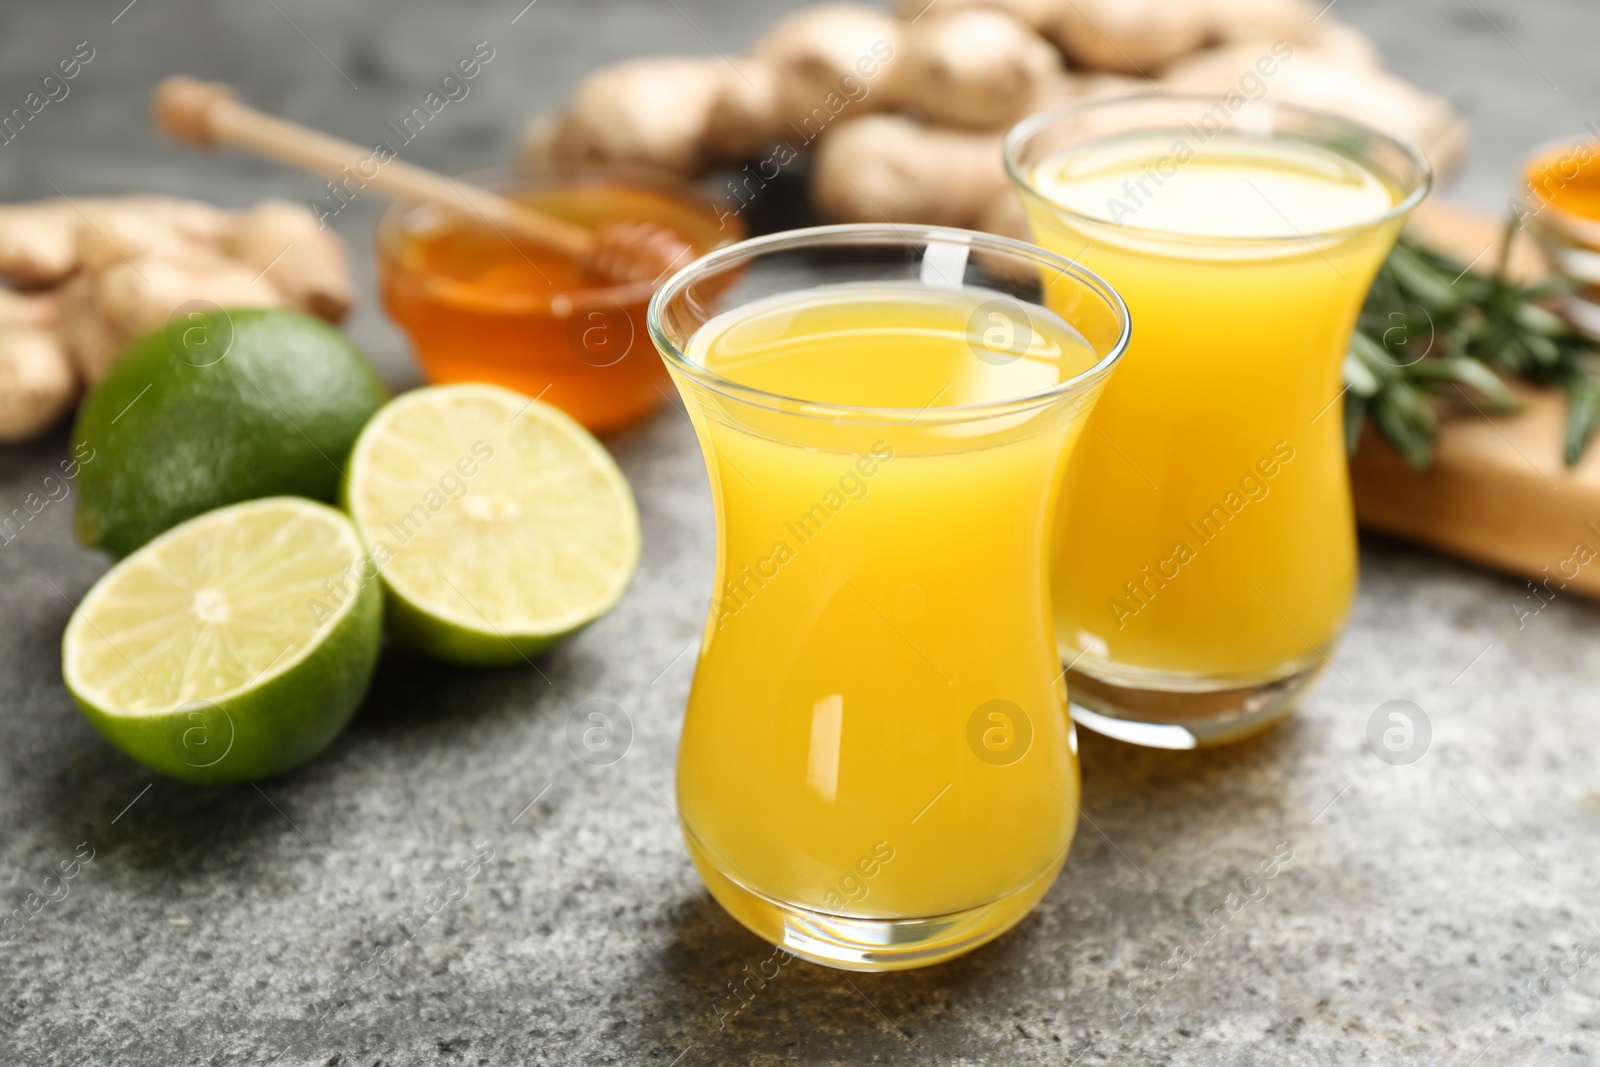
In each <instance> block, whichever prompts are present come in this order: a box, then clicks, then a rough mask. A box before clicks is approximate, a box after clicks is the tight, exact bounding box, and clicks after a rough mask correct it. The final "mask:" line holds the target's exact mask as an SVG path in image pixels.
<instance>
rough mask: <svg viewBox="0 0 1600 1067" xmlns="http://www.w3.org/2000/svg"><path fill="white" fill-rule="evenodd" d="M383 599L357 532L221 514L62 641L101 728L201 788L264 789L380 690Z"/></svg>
mask: <svg viewBox="0 0 1600 1067" xmlns="http://www.w3.org/2000/svg"><path fill="white" fill-rule="evenodd" d="M382 616H383V601H382V593H381V592H380V591H379V585H378V582H377V580H376V575H375V574H374V572H373V569H372V565H371V563H370V562H369V561H367V560H366V559H365V558H364V554H363V552H362V547H361V542H360V539H359V538H358V537H357V536H356V531H355V529H354V527H352V526H351V524H350V520H349V519H348V518H346V517H345V516H344V515H343V514H341V513H340V512H338V511H335V510H334V509H333V508H330V507H328V506H327V505H325V504H318V503H315V502H313V501H310V500H305V499H302V498H299V497H272V498H268V499H265V500H253V501H250V502H248V503H244V504H235V505H233V506H232V507H226V508H220V509H218V510H216V511H211V512H207V513H206V514H204V515H201V516H199V517H198V518H194V519H190V520H189V521H188V522H186V523H183V524H182V525H180V526H176V527H174V528H173V529H171V530H168V531H167V532H166V533H164V534H162V535H161V536H159V537H157V538H156V539H155V540H154V541H151V542H150V543H149V544H147V545H145V546H144V547H143V548H141V549H139V550H138V551H136V552H134V553H133V554H132V555H131V556H129V557H128V558H127V559H125V560H123V561H122V562H121V563H118V564H117V565H116V566H115V567H113V568H112V569H111V570H110V571H109V572H107V573H106V575H105V576H104V577H102V578H101V579H100V581H99V582H98V583H96V585H95V586H94V588H93V589H91V590H90V591H89V594H88V595H87V596H85V597H84V598H83V602H82V603H81V604H79V605H78V608H77V610H76V611H74V612H73V613H72V618H71V620H70V621H69V622H68V623H67V632H66V634H65V636H64V637H63V638H62V642H61V670H62V675H63V676H64V677H65V679H66V683H67V688H68V689H69V690H70V691H71V693H72V697H73V699H74V700H75V701H77V704H78V706H79V707H80V708H82V709H83V713H84V715H86V716H87V717H88V719H89V721H90V722H91V723H93V724H94V727H95V729H97V730H99V731H100V733H101V734H103V735H104V736H105V738H106V739H107V740H108V741H110V742H111V743H112V744H114V745H116V746H117V747H118V748H120V749H122V751H124V752H126V753H127V754H128V755H130V756H132V757H133V758H134V759H136V760H138V761H139V762H140V763H143V764H144V765H145V766H147V767H149V768H151V769H152V770H156V771H160V772H161V773H163V774H169V775H172V776H173V777H174V778H182V779H185V780H187V781H191V782H207V783H218V782H242V781H251V780H254V779H257V778H266V777H270V776H272V775H275V774H281V773H283V772H284V771H287V770H290V769H291V768H293V767H295V766H297V765H299V764H301V763H303V762H305V761H306V760H308V759H310V758H311V757H312V756H314V755H316V754H317V753H318V752H320V751H321V750H322V749H323V748H324V747H326V746H327V744H328V742H330V741H332V740H333V738H334V737H335V736H337V734H338V733H339V731H340V730H341V729H343V728H344V725H345V723H347V722H348V721H349V720H350V716H351V715H352V714H354V713H355V710H356V706H357V705H358V704H360V703H361V698H362V696H363V695H364V694H365V693H366V691H367V684H368V683H369V682H370V681H371V679H372V671H373V668H374V666H375V665H376V663H377V658H378V639H379V634H380V630H381V626H382Z"/></svg>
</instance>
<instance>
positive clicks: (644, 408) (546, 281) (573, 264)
mask: <svg viewBox="0 0 1600 1067" xmlns="http://www.w3.org/2000/svg"><path fill="white" fill-rule="evenodd" d="M464 180H466V181H471V182H473V183H474V184H477V185H480V186H483V187H485V188H489V189H493V190H495V191H497V192H500V193H502V194H504V195H507V196H510V197H513V198H514V199H517V200H519V201H521V202H523V203H525V204H527V205H528V206H530V207H533V208H536V209H538V210H539V211H543V212H547V213H549V214H551V215H555V216H557V217H559V218H563V219H566V220H568V221H570V222H575V223H578V224H579V225H582V226H587V227H590V228H598V227H600V226H604V225H606V224H608V223H612V222H624V221H645V222H653V223H655V224H657V225H660V226H664V227H666V228H668V229H670V230H672V231H674V232H675V233H677V234H678V235H679V236H680V237H682V238H683V239H684V240H685V241H686V242H687V243H688V244H689V246H690V247H691V248H692V249H693V251H694V253H695V255H697V256H698V255H701V254H704V253H706V252H709V251H711V250H712V249H713V248H717V247H719V246H721V245H724V244H730V243H732V242H735V241H738V240H741V239H743V237H744V236H745V234H744V226H743V225H742V223H740V221H739V219H738V217H737V215H736V214H735V213H734V212H732V211H730V210H729V209H728V206H727V204H726V203H725V202H724V201H722V200H720V199H719V198H718V197H717V196H716V195H715V194H713V193H710V192H708V191H705V190H703V189H701V188H699V187H698V186H694V185H691V184H689V183H686V182H681V181H676V180H673V179H671V178H668V177H664V176H659V175H655V174H651V173H644V172H637V171H624V170H616V169H596V168H583V169H566V168H561V169H557V168H551V169H545V170H528V169H523V170H507V171H495V172H487V173H482V174H473V175H468V176H467V177H466V178H465V179H464ZM377 244H378V286H379V290H380V292H381V295H382V298H383V303H384V307H385V308H386V309H387V310H388V312H389V316H390V317H391V318H392V319H394V321H395V322H396V323H398V324H399V326H400V327H401V329H403V330H404V331H405V332H406V334H407V335H408V336H409V337H410V339H411V344H412V347H413V349H414V350H415V352H416V357H417V362H418V363H419V364H420V365H421V367H422V372H423V374H424V375H425V376H426V377H427V378H428V380H429V381H430V382H434V383H443V382H464V381H474V382H493V383H495V384H497V385H504V386H507V387H509V388H512V389H515V390H517V391H519V392H522V393H526V394H527V395H528V396H534V397H540V398H541V399H543V400H544V401H546V402H548V403H550V404H554V405H555V406H556V407H558V408H560V409H561V410H563V411H565V412H566V413H567V414H569V415H571V416H572V417H573V418H575V419H577V420H578V421H579V422H581V423H582V424H583V425H584V426H585V427H587V428H588V429H590V430H592V431H595V432H604V431H607V430H615V429H618V428H620V427H623V426H626V425H628V424H629V423H631V422H635V421H637V420H638V419H641V418H643V417H644V416H645V415H647V414H649V413H650V412H651V411H653V410H655V409H656V408H657V407H658V406H660V405H661V403H663V402H664V401H665V400H666V399H667V397H668V395H669V394H670V393H671V391H672V386H671V385H670V383H669V379H668V377H667V372H666V368H665V366H663V364H662V362H661V359H660V357H658V356H657V355H656V352H655V348H654V347H653V346H652V345H651V343H650V337H649V335H648V334H647V333H646V330H645V308H646V306H647V305H648V304H649V301H650V296H651V293H652V292H653V291H654V288H655V286H654V284H653V283H648V282H646V283H632V284H621V285H619V284H617V283H616V282H614V281H611V280H609V279H607V278H605V277H604V276H602V275H599V274H597V273H595V272H594V271H593V270H591V269H590V268H588V267H586V266H585V265H583V264H581V263H579V262H578V261H576V260H574V259H572V258H571V257H569V256H566V255H564V254H562V253H560V252H555V251H549V250H545V249H542V248H538V247H536V246H533V245H532V244H530V243H528V242H523V241H513V240H511V239H510V238H508V237H507V236H506V235H505V234H503V233H502V232H501V231H500V230H498V229H496V228H495V227H494V226H493V225H492V224H490V223H489V222H487V221H485V220H483V219H481V218H476V217H473V216H470V215H467V214H465V213H462V214H456V213H453V212H450V211H446V210H443V209H441V208H438V207H436V206H433V205H429V204H419V203H414V202H412V203H408V202H403V201H401V202H396V203H395V204H393V205H391V206H390V208H389V209H388V211H387V212H385V213H384V216H383V218H382V220H381V221H380V222H379V223H378V238H377ZM688 262H689V260H688V258H687V257H685V261H684V264H683V265H685V266H686V265H687V264H688Z"/></svg>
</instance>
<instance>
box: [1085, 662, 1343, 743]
mask: <svg viewBox="0 0 1600 1067" xmlns="http://www.w3.org/2000/svg"><path fill="white" fill-rule="evenodd" d="M1323 666H1324V661H1323V660H1322V658H1321V657H1320V656H1319V657H1315V658H1313V659H1312V660H1311V661H1310V662H1306V663H1301V664H1296V665H1294V666H1292V667H1291V668H1290V669H1289V671H1288V673H1282V674H1279V675H1277V676H1275V677H1272V678H1270V679H1267V680H1263V681H1258V682H1250V683H1244V684H1239V683H1238V682H1237V681H1235V680H1229V681H1225V682H1221V683H1213V684H1212V685H1211V686H1209V687H1208V686H1207V684H1206V683H1204V682H1200V681H1197V680H1195V679H1193V678H1190V677H1188V676H1174V677H1172V678H1162V677H1161V676H1160V675H1159V674H1157V673H1155V672H1141V674H1140V675H1139V676H1138V677H1136V678H1135V677H1122V678H1112V677H1107V676H1105V675H1099V676H1097V675H1094V674H1090V673H1088V672H1087V671H1084V670H1082V669H1073V670H1070V671H1068V672H1067V692H1068V694H1069V696H1070V697H1071V709H1072V718H1073V721H1074V722H1077V723H1079V724H1080V725H1082V726H1084V727H1085V728H1087V729H1090V730H1093V731H1094V732H1095V733H1098V734H1104V735H1105V736H1107V737H1112V738H1115V739H1117V740H1118V741H1126V742H1128V743H1129V744H1134V745H1144V746H1145V747H1147V748H1171V749H1184V748H1205V747H1207V746H1209V745H1225V744H1228V743H1229V742H1232V741H1239V740H1242V739H1243V738H1246V737H1249V736H1250V735H1252V734H1256V733H1260V732H1261V731H1262V730H1265V729H1266V728H1267V727H1269V726H1271V725H1272V724H1273V723H1275V722H1277V721H1278V720H1279V719H1281V718H1283V717H1284V716H1286V715H1288V714H1289V712H1291V711H1293V710H1294V706H1295V705H1296V704H1297V703H1299V701H1300V698H1301V697H1302V696H1303V695H1305V691H1306V690H1307V689H1309V688H1310V687H1311V684H1312V683H1313V682H1315V681H1316V680H1317V677H1318V675H1320V674H1321V673H1322V670H1323Z"/></svg>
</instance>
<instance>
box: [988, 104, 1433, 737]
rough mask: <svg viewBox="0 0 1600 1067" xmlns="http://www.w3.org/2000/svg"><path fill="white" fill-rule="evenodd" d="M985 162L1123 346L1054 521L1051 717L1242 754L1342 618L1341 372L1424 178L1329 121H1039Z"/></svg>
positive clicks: (1131, 108)
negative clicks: (1099, 289) (1090, 278)
mask: <svg viewBox="0 0 1600 1067" xmlns="http://www.w3.org/2000/svg"><path fill="white" fill-rule="evenodd" d="M1005 153H1006V166H1007V169H1008V170H1009V172H1010V175H1011V178H1012V181H1013V183H1014V184H1015V186H1016V187H1017V188H1018V190H1019V192H1020V195H1021V197H1022V201H1023V205H1024V208H1025V210H1026V212H1027V215H1028V220H1029V224H1030V226H1031V228H1032V231H1033V234H1034V239H1035V240H1037V241H1038V242H1039V244H1041V245H1043V246H1044V247H1046V248H1049V249H1051V250H1053V251H1055V252H1058V253H1060V254H1062V255H1064V256H1066V257H1068V258H1070V259H1072V260H1073V261H1074V262H1078V263H1081V264H1083V265H1084V266H1085V267H1087V268H1089V269H1090V270H1093V271H1095V272H1096V273H1097V274H1099V275H1100V276H1101V277H1103V278H1105V279H1106V280H1107V281H1109V282H1110V283H1111V284H1112V285H1113V286H1115V287H1116V289H1117V291H1118V292H1120V293H1121V294H1122V295H1123V297H1124V298H1125V299H1126V300H1127V303H1128V308H1129V311H1130V314H1131V315H1132V316H1133V320H1134V322H1135V324H1136V330H1135V337H1134V340H1133V342H1132V344H1131V345H1130V347H1129V351H1128V355H1127V358H1126V359H1125V360H1124V366H1123V367H1122V369H1121V370H1119V371H1118V373H1117V375H1116V377H1115V379H1114V380H1113V381H1112V382H1111V383H1110V384H1109V386H1108V387H1107V389H1106V392H1105V395H1104V397H1103V398H1102V399H1101V400H1100V403H1099V405H1098V406H1097V408H1096V409H1095V412H1094V416H1093V419H1092V420H1091V421H1090V428H1089V429H1088V430H1087V432H1085V434H1084V435H1083V441H1082V443H1081V444H1080V445H1079V446H1078V448H1077V449H1076V450H1075V452H1074V454H1073V456H1072V461H1071V463H1070V464H1069V466H1068V469H1067V472H1066V476H1065V481H1064V484H1063V493H1062V500H1061V506H1060V509H1059V511H1058V514H1057V518H1056V529H1055V536H1054V544H1055V548H1054V556H1053V560H1052V579H1051V581H1052V586H1053V591H1052V592H1053V601H1054V605H1055V616H1056V632H1057V640H1058V642H1059V645H1060V653H1061V657H1062V660H1063V662H1064V663H1065V664H1067V665H1068V667H1069V671H1068V685H1069V688H1070V691H1071V695H1072V714H1073V716H1074V718H1076V719H1077V721H1078V722H1079V723H1081V724H1083V725H1085V726H1088V727H1090V728H1091V729H1094V730H1096V731H1099V732H1101V733H1105V734H1109V735H1111V736H1113V737H1118V738H1121V739H1123V740H1126V741H1132V742H1135V743H1140V744H1146V745H1153V746H1157V747H1166V748H1191V747H1194V746H1196V745H1207V744H1218V743H1222V742H1227V741H1232V740H1235V739H1238V738H1240V737H1244V736H1246V735H1248V734H1251V733H1254V732H1255V731H1257V730H1260V729H1262V728H1264V727H1266V726H1267V725H1269V724H1271V723H1272V722H1274V721H1276V720H1277V719H1278V718H1280V717H1281V716H1283V715H1284V714H1286V713H1287V712H1288V711H1289V710H1290V709H1291V708H1292V707H1293V706H1294V704H1295V702H1296V701H1297V700H1298V699H1299V698H1300V697H1301V696H1302V695H1303V694H1304V692H1305V691H1306V689H1307V687H1308V686H1309V685H1310V684H1311V682H1312V681H1313V680H1314V679H1315V678H1316V676H1317V675H1318V674H1319V673H1320V671H1321V670H1322V669H1323V668H1324V667H1325V666H1327V665H1328V664H1329V657H1330V656H1331V655H1332V654H1333V646H1334V643H1335V642H1336V641H1337V639H1338V637H1339V635H1340V633H1341V631H1342V630H1343V628H1344V625H1345V620H1346V618H1347V616H1348V614H1349V610H1350V604H1351V601H1352V599H1353V596H1354V591H1355V581H1356V544H1355V520H1354V516H1353V512H1352V508H1351V501H1350V487H1349V478H1348V472H1347V469H1346V459H1345V450H1344V433H1345V426H1344V420H1343V417H1342V409H1341V404H1340V400H1341V398H1342V396H1343V387H1342V384H1341V367H1342V365H1343V361H1344V356H1345V351H1346V348H1347V346H1348V344H1349V341H1350V334H1351V331H1352V329H1353V328H1354V325H1355V321H1356V315H1357V313H1358V311H1359V310H1360V307H1361V303H1362V301H1363V299H1364V298H1365V296H1366V292H1367V289H1368V287H1369V286H1370V284H1371V282H1372V278H1373V275H1374V274H1375V273H1376V272H1377V270H1378V267H1379V266H1380V265H1381V263H1382V262H1383V259H1384V256H1385V255H1386V254H1387V253H1388V250H1389V248H1390V246H1391V245H1392V244H1393V242H1394V240H1395V238H1396V236H1397V235H1398V234H1399V231H1400V228H1401V227H1402V225H1403V224H1404V222H1405V219H1406V217H1407V215H1408V214H1409V213H1410V211H1411V210H1412V209H1413V208H1414V207H1415V206H1416V205H1417V203H1418V202H1420V201H1421V199H1422V197H1423V196H1424V195H1426V193H1427V190H1428V187H1429V183H1430V172H1429V169H1428V164H1427V162H1426V160H1425V159H1424V158H1423V157H1422V156H1421V155H1419V154H1418V153H1417V152H1416V151H1415V150H1414V149H1412V148H1410V147H1408V146H1406V145H1404V144H1401V143H1399V142H1397V141H1395V140H1393V139H1391V138H1389V137H1386V136H1384V135H1383V134H1380V133H1378V132H1376V131H1373V130H1370V129H1367V128H1365V127H1362V126H1360V125H1357V124H1355V123H1352V122H1349V121H1346V120H1344V119H1340V118H1336V117H1334V116H1331V115H1325V114H1321V113H1318V112H1313V111H1308V110H1304V109H1300V108H1294V107H1289V106H1285V105H1281V104H1274V103H1269V102H1266V101H1255V100H1248V99H1245V98H1244V97H1242V96H1237V95H1234V96H1229V97H1227V98H1223V99H1213V98H1206V97H1192V96H1180V95H1175V94H1165V93H1150V94H1139V95H1135V96H1129V97H1123V98H1120V99H1115V100H1110V101H1105V102H1101V103H1094V104H1088V105H1084V106H1080V107H1068V108H1063V109H1059V110H1055V111H1050V112H1045V113H1043V114H1040V115H1036V116H1034V117H1032V118H1030V119H1027V120H1025V121H1023V122H1022V123H1021V124H1019V125H1018V126H1017V127H1016V128H1015V129H1013V130H1012V131H1011V133H1010V135H1009V136H1008V138H1007V140H1006V148H1005Z"/></svg>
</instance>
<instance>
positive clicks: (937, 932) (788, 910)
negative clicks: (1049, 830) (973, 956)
mask: <svg viewBox="0 0 1600 1067" xmlns="http://www.w3.org/2000/svg"><path fill="white" fill-rule="evenodd" d="M683 838H684V843H685V844H687V845H688V848H689V856H690V858H691V859H693V860H694V865H695V868H696V869H697V870H698V871H699V872H700V877H701V878H703V879H704V880H705V883H706V888H708V889H710V890H711V895H712V896H713V897H715V898H716V901H717V903H718V904H721V905H722V906H723V907H724V908H725V909H727V912H728V914H729V915H732V916H733V917H734V918H735V919H738V920H739V922H741V923H743V924H744V925H745V926H746V927H747V928H748V929H749V930H750V931H751V932H752V933H754V934H755V935H756V936H758V937H760V938H762V939H764V940H766V941H769V942H771V943H772V944H774V945H777V946H779V947H781V948H782V949H784V950H785V951H787V952H791V953H793V954H794V955H796V956H799V957H800V958H801V959H805V960H810V961H811V962H812V963H820V964H823V965H824V966H827V967H838V968H840V969H842V970H847V971H903V970H908V969H910V968H912V967H927V966H930V965H932V964H935V963H943V962H944V961H945V960H948V959H952V958H954V957H956V956H959V955H961V954H962V953H964V952H971V951H972V950H973V949H975V948H977V947H978V946H979V945H982V944H984V943H985V942H988V941H992V940H994V939H995V938H997V937H999V936H1000V935H1001V934H1003V933H1005V932H1006V931H1007V930H1009V929H1011V927H1013V926H1015V925H1016V924H1017V923H1018V922H1020V921H1021V919H1022V917H1023V916H1025V915H1027V914H1028V912H1030V911H1032V910H1033V906H1034V905H1035V904H1037V903H1038V902H1039V899H1040V898H1041V897H1043V896H1044V895H1045V892H1046V891H1047V890H1049V888H1050V886H1051V885H1052V884H1053V883H1054V882H1055V880H1056V875H1057V874H1059V873H1060V871H1061V864H1062V862H1064V861H1065V859H1066V856H1065V855H1063V856H1062V858H1061V860H1058V861H1057V862H1055V863H1053V864H1051V865H1050V867H1049V869H1047V870H1046V871H1045V872H1044V873H1043V874H1041V875H1039V877H1037V878H1035V879H1034V880H1033V881H1032V882H1029V883H1028V884H1027V885H1026V886H1024V887H1023V888H1021V889H1019V890H1017V891H1016V892H1014V893H1011V894H1009V895H1008V896H1005V897H1002V898H1000V899H999V900H995V901H991V902H989V903H988V904H984V905H982V906H980V907H976V908H970V909H968V910H966V911H958V912H951V913H950V914H947V915H928V916H921V917H914V918H905V919H887V918H866V917H862V916H856V915H833V914H830V913H828V912H822V911H813V910H811V909H809V908H802V907H798V906H796V905H793V904H786V903H784V902H783V901H780V900H774V899H772V898H771V897H768V896H765V895H763V894H761V893H757V892H755V891H754V890H752V889H750V888H749V887H747V886H745V885H743V884H741V883H740V882H738V881H737V880H736V879H734V878H733V877H730V876H729V875H727V874H725V873H724V872H723V871H722V869H721V867H720V866H719V865H718V864H717V862H715V861H714V859H713V853H712V852H711V851H710V850H708V849H707V848H705V847H704V846H703V845H702V844H701V842H700V839H699V837H698V835H696V834H695V833H694V831H693V830H691V829H690V828H689V827H687V826H685V827H684V833H683Z"/></svg>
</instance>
